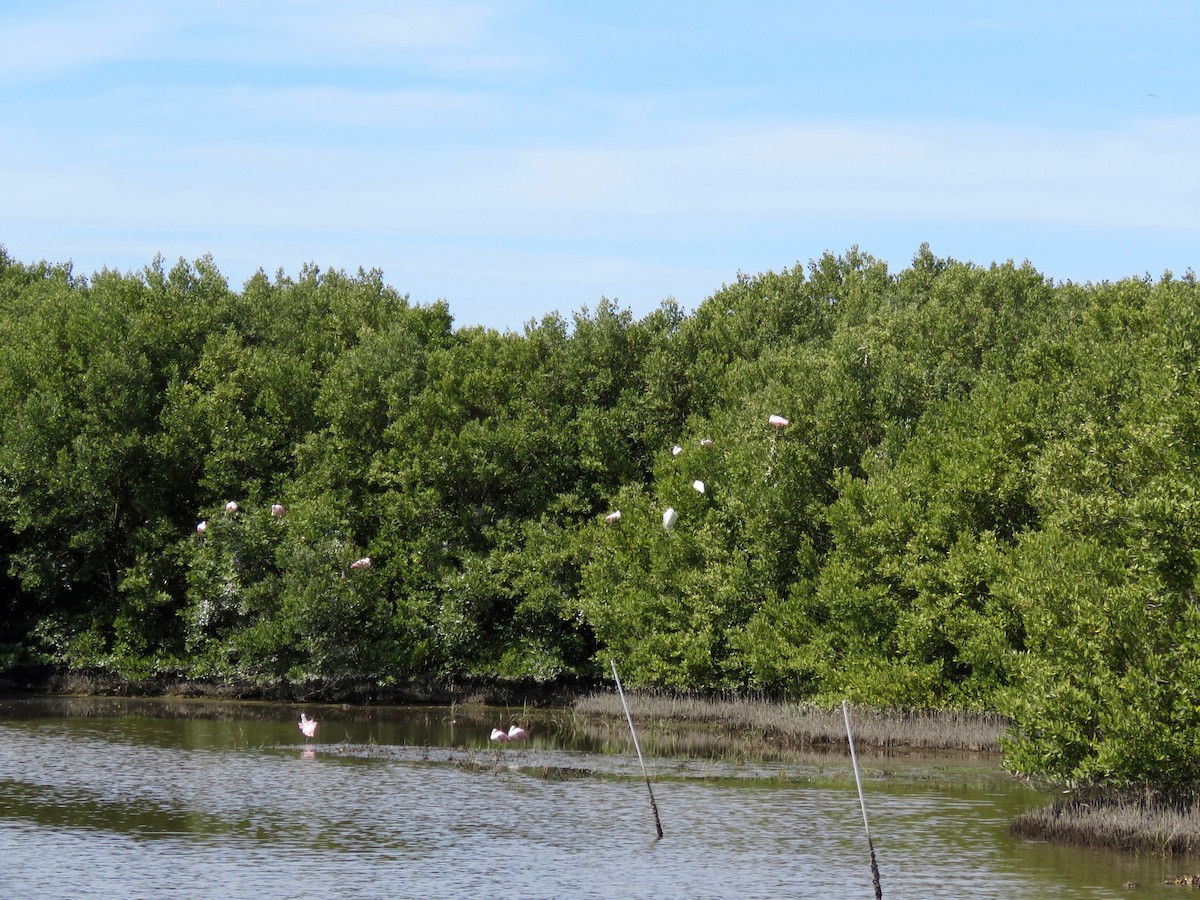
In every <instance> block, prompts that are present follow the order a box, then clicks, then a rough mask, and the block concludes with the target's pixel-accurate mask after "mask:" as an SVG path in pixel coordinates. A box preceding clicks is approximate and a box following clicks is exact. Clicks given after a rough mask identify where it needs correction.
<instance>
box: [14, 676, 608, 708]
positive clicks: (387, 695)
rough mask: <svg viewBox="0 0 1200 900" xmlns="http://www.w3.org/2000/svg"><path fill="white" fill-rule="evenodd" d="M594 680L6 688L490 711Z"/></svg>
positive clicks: (87, 680) (589, 685) (542, 699)
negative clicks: (473, 706)
mask: <svg viewBox="0 0 1200 900" xmlns="http://www.w3.org/2000/svg"><path fill="white" fill-rule="evenodd" d="M604 689H605V686H604V685H603V684H601V683H600V682H598V681H595V680H592V679H582V678H573V679H560V680H557V681H554V682H540V681H535V680H533V679H513V680H504V679H497V678H478V677H468V676H457V677H439V678H433V677H431V678H427V679H413V680H409V681H404V682H396V683H391V684H381V683H380V682H378V681H375V680H372V679H369V678H346V679H340V680H339V679H333V680H322V681H313V682H284V681H277V682H250V681H239V680H236V679H224V678H184V677H180V676H172V675H157V676H153V677H150V678H142V679H131V678H122V677H119V676H117V675H114V674H113V673H111V672H103V671H66V670H62V669H58V668H54V667H50V666H28V667H22V668H18V669H12V670H9V671H7V672H4V673H2V674H0V691H19V692H34V693H47V694H76V695H81V696H100V697H187V698H194V699H209V700H264V701H268V702H277V703H352V704H368V703H370V704H393V705H398V706H403V705H410V704H432V705H439V706H449V705H451V704H482V705H488V706H537V707H542V706H558V707H569V706H571V704H572V703H573V702H574V701H575V700H576V699H577V698H579V697H581V696H585V695H587V694H591V693H594V692H596V691H600V690H604Z"/></svg>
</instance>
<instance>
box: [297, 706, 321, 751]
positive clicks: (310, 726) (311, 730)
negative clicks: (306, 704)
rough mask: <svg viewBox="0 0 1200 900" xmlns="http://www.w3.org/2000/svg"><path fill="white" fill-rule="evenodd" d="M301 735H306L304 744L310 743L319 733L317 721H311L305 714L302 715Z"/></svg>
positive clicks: (300, 723)
mask: <svg viewBox="0 0 1200 900" xmlns="http://www.w3.org/2000/svg"><path fill="white" fill-rule="evenodd" d="M299 726H300V733H301V734H303V735H304V743H306V744H307V743H308V741H309V739H310V738H311V737H313V736H314V735H315V734H316V733H317V720H316V719H310V718H309V717H308V716H306V715H305V714H304V713H300V722H299Z"/></svg>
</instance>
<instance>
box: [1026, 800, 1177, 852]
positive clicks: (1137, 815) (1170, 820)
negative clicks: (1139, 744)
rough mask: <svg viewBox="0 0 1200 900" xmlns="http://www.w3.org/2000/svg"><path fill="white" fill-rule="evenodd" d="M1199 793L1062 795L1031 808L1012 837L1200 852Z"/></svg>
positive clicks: (1117, 848) (1097, 845) (1134, 849)
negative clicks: (1046, 804)
mask: <svg viewBox="0 0 1200 900" xmlns="http://www.w3.org/2000/svg"><path fill="white" fill-rule="evenodd" d="M1198 801H1200V796H1197V795H1196V794H1195V793H1191V794H1187V795H1181V796H1175V797H1162V796H1159V795H1157V794H1154V793H1139V794H1136V795H1135V794H1113V793H1109V794H1101V793H1095V794H1090V795H1088V794H1085V795H1075V794H1071V795H1067V796H1064V797H1062V798H1060V799H1058V800H1057V801H1056V802H1055V803H1053V804H1051V805H1050V806H1044V807H1041V808H1038V809H1034V810H1030V811H1029V812H1026V813H1023V814H1021V815H1020V816H1018V817H1017V819H1016V820H1015V821H1014V822H1013V824H1012V826H1011V827H1010V829H1009V830H1010V832H1011V833H1012V834H1013V835H1014V836H1015V837H1024V838H1033V839H1035V840H1043V841H1052V842H1054V843H1056V844H1073V845H1076V846H1084V847H1104V848H1107V849H1111V850H1127V851H1134V852H1138V853H1156V854H1161V855H1164V856H1170V855H1181V854H1195V853H1198V852H1200V802H1198Z"/></svg>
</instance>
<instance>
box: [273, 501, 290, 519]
mask: <svg viewBox="0 0 1200 900" xmlns="http://www.w3.org/2000/svg"><path fill="white" fill-rule="evenodd" d="M271 515H273V516H277V517H278V518H280V519H282V518H283V517H284V516H286V515H287V510H286V509H284V508H283V504H282V503H272V504H271Z"/></svg>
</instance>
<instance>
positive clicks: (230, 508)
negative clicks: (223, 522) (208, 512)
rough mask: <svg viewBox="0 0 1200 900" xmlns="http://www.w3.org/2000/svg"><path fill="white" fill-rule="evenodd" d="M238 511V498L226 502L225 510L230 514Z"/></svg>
mask: <svg viewBox="0 0 1200 900" xmlns="http://www.w3.org/2000/svg"><path fill="white" fill-rule="evenodd" d="M237 511H238V505H237V501H236V500H230V501H229V502H228V503H226V504H225V512H227V513H229V514H230V515H232V514H233V513H235V512H237Z"/></svg>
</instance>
